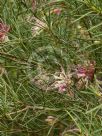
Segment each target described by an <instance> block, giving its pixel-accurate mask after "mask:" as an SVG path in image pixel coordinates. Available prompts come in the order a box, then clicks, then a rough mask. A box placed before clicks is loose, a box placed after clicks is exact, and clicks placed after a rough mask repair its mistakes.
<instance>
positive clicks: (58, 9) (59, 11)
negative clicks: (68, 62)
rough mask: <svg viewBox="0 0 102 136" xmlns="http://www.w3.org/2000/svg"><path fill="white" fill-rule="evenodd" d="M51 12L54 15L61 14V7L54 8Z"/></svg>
mask: <svg viewBox="0 0 102 136" xmlns="http://www.w3.org/2000/svg"><path fill="white" fill-rule="evenodd" d="M52 13H54V14H56V15H60V14H61V9H60V8H56V9H54V10H53V11H52Z"/></svg>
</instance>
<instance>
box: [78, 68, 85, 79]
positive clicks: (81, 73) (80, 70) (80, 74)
mask: <svg viewBox="0 0 102 136" xmlns="http://www.w3.org/2000/svg"><path fill="white" fill-rule="evenodd" d="M86 72H87V70H86V68H85V67H81V66H80V67H78V68H77V76H78V78H84V77H86Z"/></svg>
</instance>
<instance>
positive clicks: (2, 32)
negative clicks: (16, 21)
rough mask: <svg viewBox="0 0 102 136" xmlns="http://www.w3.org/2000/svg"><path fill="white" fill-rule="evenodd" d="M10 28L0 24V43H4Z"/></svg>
mask: <svg viewBox="0 0 102 136" xmlns="http://www.w3.org/2000/svg"><path fill="white" fill-rule="evenodd" d="M9 30H10V27H9V26H8V25H6V24H4V23H3V22H0V42H3V41H5V39H6V35H7V33H8V32H9Z"/></svg>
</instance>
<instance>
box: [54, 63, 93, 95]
mask: <svg viewBox="0 0 102 136" xmlns="http://www.w3.org/2000/svg"><path fill="white" fill-rule="evenodd" d="M73 71H74V72H71V70H70V71H69V72H68V73H65V72H64V70H62V71H61V72H60V74H59V76H56V74H55V75H54V77H55V84H54V85H55V88H57V89H58V91H59V92H60V93H63V92H66V91H67V90H68V89H70V88H72V86H73V85H74V86H76V88H77V89H81V88H82V87H84V86H85V82H86V81H87V82H92V81H93V79H94V73H95V62H89V63H88V64H87V65H77V66H76V68H75V69H74V70H73ZM83 83H84V84H83Z"/></svg>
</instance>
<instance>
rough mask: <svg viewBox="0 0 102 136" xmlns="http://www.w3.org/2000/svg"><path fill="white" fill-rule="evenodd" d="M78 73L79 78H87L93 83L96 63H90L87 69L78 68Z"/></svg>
mask: <svg viewBox="0 0 102 136" xmlns="http://www.w3.org/2000/svg"><path fill="white" fill-rule="evenodd" d="M76 72H77V76H78V78H87V79H88V80H90V81H92V80H93V78H94V73H95V62H90V63H89V64H88V66H86V67H84V66H80V67H78V68H77V71H76Z"/></svg>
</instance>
